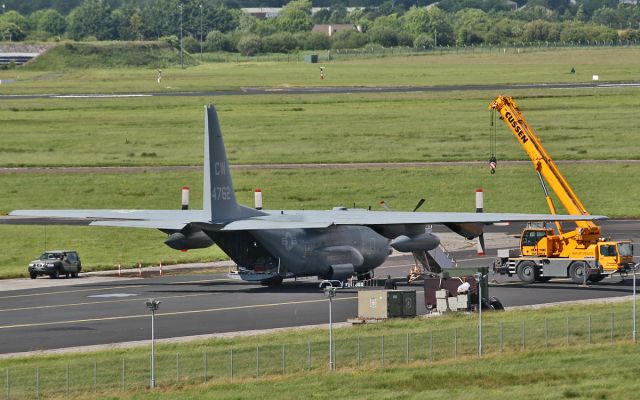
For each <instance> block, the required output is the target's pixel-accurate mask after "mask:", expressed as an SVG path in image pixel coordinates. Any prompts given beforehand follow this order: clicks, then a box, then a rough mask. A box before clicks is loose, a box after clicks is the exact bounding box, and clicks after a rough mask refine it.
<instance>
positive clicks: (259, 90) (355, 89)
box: [0, 81, 640, 100]
mask: <svg viewBox="0 0 640 400" xmlns="http://www.w3.org/2000/svg"><path fill="white" fill-rule="evenodd" d="M612 87H618V88H640V82H604V81H603V82H578V83H525V84H503V85H447V86H387V87H379V86H328V87H327V86H314V87H245V88H241V89H240V90H212V91H193V92H148V93H78V94H47V93H42V94H16V95H0V100H21V99H97V98H129V97H193V96H197V97H202V96H207V97H210V96H241V95H272V94H280V95H281V94H329V93H330V94H340V93H344V94H350V93H412V92H448V91H469V90H492V91H496V90H516V89H589V88H595V89H607V88H612Z"/></svg>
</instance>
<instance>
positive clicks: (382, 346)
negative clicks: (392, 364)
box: [380, 335, 384, 367]
mask: <svg viewBox="0 0 640 400" xmlns="http://www.w3.org/2000/svg"><path fill="white" fill-rule="evenodd" d="M380 362H381V363H382V366H383V367H384V335H382V336H380Z"/></svg>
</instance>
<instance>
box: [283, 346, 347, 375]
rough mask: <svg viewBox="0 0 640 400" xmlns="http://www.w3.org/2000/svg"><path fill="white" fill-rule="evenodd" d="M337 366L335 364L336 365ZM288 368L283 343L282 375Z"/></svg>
mask: <svg viewBox="0 0 640 400" xmlns="http://www.w3.org/2000/svg"><path fill="white" fill-rule="evenodd" d="M334 368H335V365H334ZM286 370H287V363H286V357H285V348H284V344H283V345H282V375H285V374H286Z"/></svg>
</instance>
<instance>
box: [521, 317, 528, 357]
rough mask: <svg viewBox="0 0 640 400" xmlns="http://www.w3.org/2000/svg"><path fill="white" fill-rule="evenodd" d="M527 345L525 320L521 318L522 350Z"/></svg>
mask: <svg viewBox="0 0 640 400" xmlns="http://www.w3.org/2000/svg"><path fill="white" fill-rule="evenodd" d="M526 347H527V329H526V325H525V320H522V350H524V349H526Z"/></svg>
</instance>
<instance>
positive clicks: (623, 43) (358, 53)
mask: <svg viewBox="0 0 640 400" xmlns="http://www.w3.org/2000/svg"><path fill="white" fill-rule="evenodd" d="M638 45H640V42H638V41H637V40H636V39H633V40H613V41H612V40H609V41H602V40H601V41H579V42H522V43H510V44H504V45H487V44H479V45H468V46H437V47H429V48H416V47H381V46H370V47H363V48H360V49H332V50H317V51H300V52H296V53H288V54H282V53H273V54H259V55H254V56H244V55H241V54H239V53H204V54H203V58H202V60H203V61H205V62H232V63H242V62H274V61H275V62H303V61H305V57H306V56H308V55H311V54H315V55H317V56H318V58H317V61H318V62H328V61H331V60H348V59H360V58H381V57H392V56H400V55H407V56H410V55H424V54H437V55H444V54H458V53H462V54H468V53H470V54H474V53H478V54H514V53H526V52H532V51H536V52H539V51H556V50H568V49H579V48H584V49H588V48H603V47H637V46H638Z"/></svg>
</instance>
